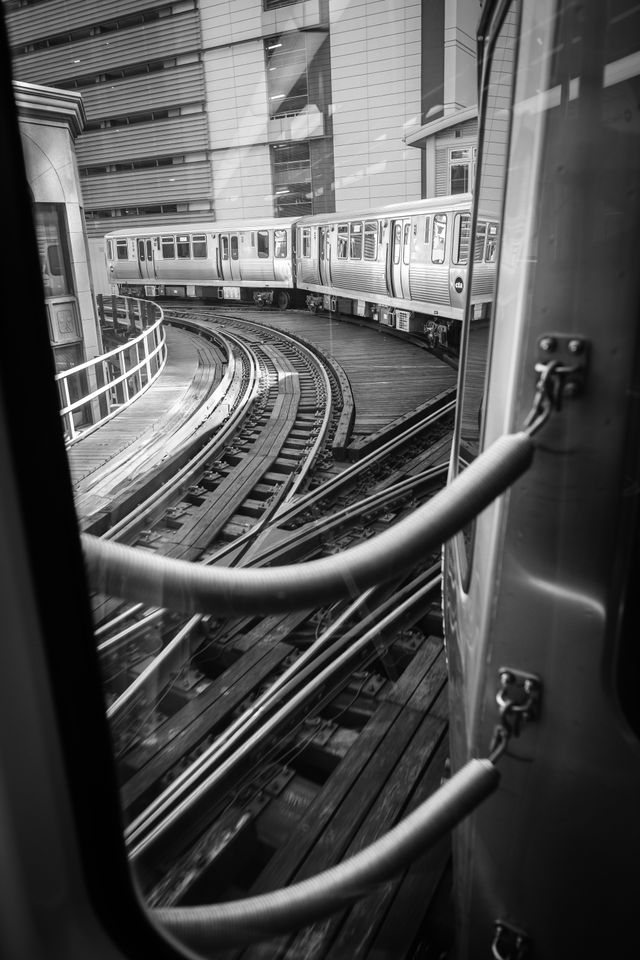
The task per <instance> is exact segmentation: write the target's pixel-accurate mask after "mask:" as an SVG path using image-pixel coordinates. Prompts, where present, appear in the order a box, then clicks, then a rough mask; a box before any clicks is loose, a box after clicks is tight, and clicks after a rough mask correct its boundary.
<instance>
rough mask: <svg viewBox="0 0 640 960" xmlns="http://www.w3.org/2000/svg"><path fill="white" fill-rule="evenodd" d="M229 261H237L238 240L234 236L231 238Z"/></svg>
mask: <svg viewBox="0 0 640 960" xmlns="http://www.w3.org/2000/svg"><path fill="white" fill-rule="evenodd" d="M231 259H232V260H237V259H238V238H237V236H235V234H234V235H233V236H232V237H231Z"/></svg>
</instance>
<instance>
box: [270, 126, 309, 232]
mask: <svg viewBox="0 0 640 960" xmlns="http://www.w3.org/2000/svg"><path fill="white" fill-rule="evenodd" d="M271 169H272V175H273V192H274V201H275V202H274V207H275V214H276V216H277V217H285V216H294V217H297V216H302V215H303V214H305V213H313V201H312V196H313V192H312V184H311V160H310V156H309V141H308V140H298V141H296V142H295V143H287V144H276V145H274V146H272V147H271Z"/></svg>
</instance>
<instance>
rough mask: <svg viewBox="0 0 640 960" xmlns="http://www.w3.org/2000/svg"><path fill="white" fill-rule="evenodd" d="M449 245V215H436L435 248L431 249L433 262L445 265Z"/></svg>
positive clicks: (434, 228) (434, 227)
mask: <svg viewBox="0 0 640 960" xmlns="http://www.w3.org/2000/svg"><path fill="white" fill-rule="evenodd" d="M446 244H447V215H446V213H436V214H435V216H434V218H433V246H432V248H431V262H432V263H444V257H445V249H446Z"/></svg>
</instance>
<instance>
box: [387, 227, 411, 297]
mask: <svg viewBox="0 0 640 960" xmlns="http://www.w3.org/2000/svg"><path fill="white" fill-rule="evenodd" d="M410 255H411V220H410V219H409V218H408V217H407V218H405V219H403V220H392V221H391V230H390V243H389V269H388V274H389V279H390V287H391V291H390V292H391V295H392V296H393V297H404V298H406V299H408V298H409V259H410Z"/></svg>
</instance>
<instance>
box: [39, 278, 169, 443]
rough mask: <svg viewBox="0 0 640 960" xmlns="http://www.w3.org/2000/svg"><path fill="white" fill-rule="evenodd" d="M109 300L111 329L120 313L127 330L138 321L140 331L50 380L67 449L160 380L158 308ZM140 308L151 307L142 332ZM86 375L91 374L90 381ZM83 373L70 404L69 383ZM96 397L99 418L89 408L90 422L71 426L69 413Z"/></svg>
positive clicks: (162, 349) (163, 356)
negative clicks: (112, 313) (57, 396)
mask: <svg viewBox="0 0 640 960" xmlns="http://www.w3.org/2000/svg"><path fill="white" fill-rule="evenodd" d="M113 301H114V302H115V305H116V316H115V317H112V321H113V325H114V327H116V325H117V322H118V314H119V313H120V309H122V311H123V317H124V318H126V323H127V325H128V326H129V327H131V326H134V327H137V326H138V324H137V323H136V319H138V318H139V320H140V327H141V328H143V329H142V333H141V334H140V336H138V337H135V338H134V339H132V340H127V341H126V343H123V344H122V345H121V346H118V347H115V348H114V349H113V350H109V351H108V352H107V353H101V354H100V355H99V356H98V357H93V358H92V359H91V360H86V361H85V362H84V363H79V364H78V365H77V366H75V367H71V368H70V369H69V370H64V371H63V372H62V373H59V374H57V375H56V377H55V379H56V382H57V383H59V385H60V399H61V404H62V406H61V408H60V415H61V417H62V420H63V424H64V430H65V435H66V444H67V446H70V445H71V444H72V443H75V442H76V441H77V440H79V439H81V437H85V436H86V435H87V434H88V433H91V432H92V431H93V430H95V429H96V428H97V427H99V426H101V425H102V424H103V423H105V422H106V421H107V420H109V419H111V417H114V416H115V415H116V413H118V412H119V411H120V410H122V409H123V408H124V407H126V406H128V405H129V404H130V403H132V402H133V401H134V400H136V399H137V398H138V397H139V396H141V394H143V393H144V392H145V391H146V390H147V389H148V388H149V387H150V386H151V384H152V383H153V382H154V380H156V379H157V377H158V376H159V375H160V373H161V372H162V370H163V369H164V365H165V363H166V360H167V347H166V340H165V332H164V325H163V320H164V314H163V311H162V309H161V307H159V306H158V305H157V304H155V303H151V302H150V301H143V300H139V299H137V298H134V297H117V298H113ZM143 303H145V304H147V306H148V307H149V308H152V312H153V315H154V317H155V319H154V321H153V323H152V324H151V325H150V326H148V327H146V329H144V316H143V309H142V304H143ZM131 351H134V352H135V356H136V360H135V362H133V363H132V364H131V366H127V364H128V363H129V361H130V355H131ZM92 371H95V373H94V374H93V376H92ZM98 371H100V376H98ZM83 372H85V373H86V380H85V382H84V383H82V384H81V386H82V387H84V392H83V393H82V396H80V397H79V398H77V399H75V400H73V401H71V395H70V392H69V380H70V378H71V377H73V376H77V375H78V374H80V373H83ZM95 383H101V386H98V387H94V386H93V384H95ZM90 384H91V385H92V386H91V387H90ZM101 397H102V398H103V400H102V403H100V412H101V413H102V416H98V417H97V418H96V416H95V414H96V410H95V407H94V409H93V410H92V422H91V423H90V424H88V425H87V426H86V427H77V426H76V424H75V423H74V418H73V414H74V412H75V411H77V410H79V409H80V408H82V407H83V406H86V405H87V404H94V402H95V401H98V400H99V398H101Z"/></svg>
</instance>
